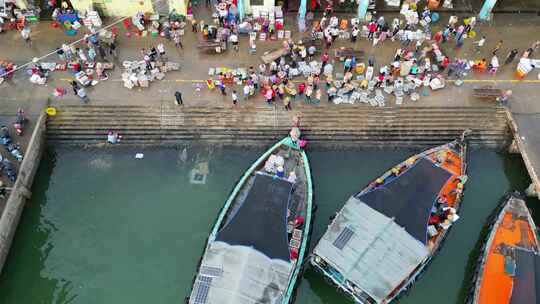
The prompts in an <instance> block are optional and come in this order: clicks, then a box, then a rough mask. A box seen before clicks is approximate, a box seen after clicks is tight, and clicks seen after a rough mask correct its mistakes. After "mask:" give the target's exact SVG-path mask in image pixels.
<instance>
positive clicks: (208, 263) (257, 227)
mask: <svg viewBox="0 0 540 304" xmlns="http://www.w3.org/2000/svg"><path fill="white" fill-rule="evenodd" d="M299 143H300V141H298V140H297V141H294V140H293V139H292V138H291V137H287V138H284V139H283V140H281V141H279V142H278V143H276V144H275V145H274V146H272V147H271V148H270V149H269V150H268V151H266V152H265V153H264V154H263V155H262V156H261V157H260V158H259V159H257V161H255V163H253V165H251V167H250V168H249V169H248V170H247V171H246V172H245V173H244V175H243V176H242V178H241V179H240V181H239V182H238V183H237V184H236V186H235V187H234V189H233V191H232V192H231V194H230V196H229V198H228V199H227V201H226V202H225V205H224V207H223V209H222V210H221V212H220V213H219V215H218V218H217V220H216V222H215V224H214V227H213V228H212V231H211V233H210V236H209V238H208V240H207V243H206V246H205V250H204V253H203V256H202V258H201V261H200V263H199V265H198V269H197V275H196V277H195V279H194V282H193V288H192V290H191V294H190V296H189V298H188V299H187V301H186V302H187V303H189V304H205V303H220V304H244V303H245V304H248V303H249V304H252V303H280V304H281V303H283V304H286V303H290V302H292V299H293V297H294V293H295V286H296V283H297V281H298V280H299V277H300V275H301V273H302V266H303V264H305V263H303V260H304V255H305V254H306V251H307V250H308V238H309V235H310V229H311V219H312V214H311V212H312V184H311V172H310V168H309V163H308V158H307V155H306V153H305V152H304V150H303V149H302V148H301V147H300V144H299Z"/></svg>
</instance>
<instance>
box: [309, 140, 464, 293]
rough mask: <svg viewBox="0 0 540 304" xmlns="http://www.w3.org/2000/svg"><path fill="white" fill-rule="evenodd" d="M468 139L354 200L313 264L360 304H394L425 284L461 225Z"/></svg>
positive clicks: (400, 168)
mask: <svg viewBox="0 0 540 304" xmlns="http://www.w3.org/2000/svg"><path fill="white" fill-rule="evenodd" d="M466 151H467V145H466V142H465V140H464V136H462V137H461V138H460V139H458V140H455V141H453V142H450V143H448V144H445V145H442V146H438V147H435V148H432V149H430V150H427V151H425V152H422V153H420V154H417V155H414V156H412V157H410V158H408V159H407V160H405V161H404V162H402V163H400V164H398V165H397V166H395V167H393V168H392V169H390V170H388V171H387V172H385V173H384V174H383V175H382V176H381V177H379V178H377V179H375V180H374V181H373V182H372V183H370V184H369V185H368V186H367V187H366V188H365V189H363V190H362V191H360V192H359V193H357V194H355V195H353V196H352V197H351V198H350V199H349V200H348V201H347V202H346V203H345V205H344V207H343V208H342V209H341V210H340V211H339V212H338V213H337V214H336V216H335V217H334V219H333V220H332V222H331V223H330V225H329V226H328V229H327V231H326V232H325V234H324V235H323V237H322V238H321V240H319V242H318V244H317V245H316V247H315V249H314V251H313V254H312V256H311V258H310V262H311V264H312V265H313V266H314V268H315V269H316V270H317V271H319V272H321V273H322V274H323V275H324V276H325V278H327V279H328V280H329V281H330V282H331V283H332V284H334V285H336V286H337V287H338V288H340V289H341V290H342V291H344V292H345V293H346V294H347V295H349V296H350V297H352V298H353V299H354V300H355V302H357V303H366V304H367V303H369V304H375V303H377V304H379V303H389V302H391V301H392V300H394V299H396V298H397V297H398V296H399V295H400V294H402V292H404V291H406V290H407V289H408V288H410V287H411V285H412V284H413V283H414V282H415V281H416V280H417V279H418V278H419V275H420V274H422V272H423V270H424V269H425V268H426V266H427V265H428V264H429V262H430V261H431V259H432V258H433V256H434V255H435V254H436V253H437V251H438V249H440V248H441V245H442V243H443V241H444V239H445V238H446V236H447V235H448V232H449V230H450V229H451V227H452V224H453V223H454V222H455V221H456V220H458V218H459V216H458V214H457V212H458V211H459V207H460V201H461V197H462V193H463V190H464V184H465V182H466V180H467V176H466V175H465V172H466V160H465V155H466V154H467V152H466Z"/></svg>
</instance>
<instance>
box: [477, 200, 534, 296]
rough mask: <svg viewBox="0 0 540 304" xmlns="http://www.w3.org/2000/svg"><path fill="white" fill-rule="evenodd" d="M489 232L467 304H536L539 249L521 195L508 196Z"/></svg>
mask: <svg viewBox="0 0 540 304" xmlns="http://www.w3.org/2000/svg"><path fill="white" fill-rule="evenodd" d="M488 229H489V232H488V234H487V238H486V241H485V243H484V246H483V248H482V252H481V253H480V258H479V259H478V262H477V265H476V266H477V267H476V271H475V274H474V278H473V283H472V284H473V285H472V288H471V291H470V293H469V297H468V298H467V301H466V303H467V304H487V303H499V304H518V303H539V302H540V279H539V277H540V255H539V253H540V246H539V244H538V235H537V232H536V226H535V224H534V222H533V220H532V217H531V214H530V213H529V209H527V206H526V205H525V202H524V201H523V199H522V198H521V195H519V194H518V193H512V194H509V195H507V197H506V199H505V201H504V204H503V206H502V208H500V211H499V213H498V214H497V216H496V217H495V219H494V221H492V222H491V223H490V226H489V228H488Z"/></svg>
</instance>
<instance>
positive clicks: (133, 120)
mask: <svg viewBox="0 0 540 304" xmlns="http://www.w3.org/2000/svg"><path fill="white" fill-rule="evenodd" d="M57 108H58V114H57V116H54V117H50V118H49V121H48V124H47V127H48V130H47V135H48V140H49V141H51V142H62V143H69V144H98V143H103V142H104V141H105V138H106V133H107V132H108V131H109V130H114V131H117V132H119V133H120V134H122V135H123V136H124V139H123V143H125V144H133V145H138V144H141V145H152V144H167V145H169V144H173V145H174V144H175V143H181V142H183V141H202V142H209V143H219V144H238V143H241V144H246V145H250V144H262V143H263V142H274V141H275V140H277V139H278V138H280V137H282V136H286V135H287V133H288V131H289V129H290V126H291V122H292V116H293V115H294V114H295V112H293V111H291V112H287V111H284V110H282V109H273V108H256V107H243V108H235V109H232V108H218V107H215V108H203V107H174V106H173V107H171V106H161V107H159V106H155V107H151V106H133V107H132V106H107V105H101V106H88V105H77V106H59V107H57ZM301 111H302V118H301V125H302V130H303V134H304V135H306V136H307V138H308V139H309V140H310V142H312V143H316V144H320V145H343V146H347V145H355V146H358V145H360V146H430V145H436V144H441V143H444V142H448V141H450V140H453V139H455V138H456V137H458V136H459V135H461V133H462V132H463V130H465V129H471V130H472V131H473V132H472V134H471V135H470V136H469V139H470V142H471V143H472V144H475V145H484V146H500V145H503V144H504V143H505V142H506V140H507V139H508V138H509V132H508V127H507V121H506V119H507V117H506V112H505V110H504V109H503V108H499V107H470V108H456V107H433V108H427V107H408V106H407V107H399V108H391V107H385V108H371V107H365V106H340V107H333V106H332V107H313V108H302V110H301Z"/></svg>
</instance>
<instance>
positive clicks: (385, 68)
mask: <svg viewBox="0 0 540 304" xmlns="http://www.w3.org/2000/svg"><path fill="white" fill-rule="evenodd" d="M331 14H332V11H331V10H326V11H325V13H324V14H323V16H322V17H321V18H320V19H317V20H315V21H314V22H313V27H312V30H311V35H310V39H305V40H304V41H302V40H300V41H297V42H294V41H293V40H291V39H289V40H287V41H286V42H284V45H283V48H284V49H285V52H284V53H283V54H282V55H281V56H279V57H278V58H276V59H275V60H273V61H272V62H270V63H268V64H261V65H260V66H259V67H258V69H255V68H254V67H253V66H251V67H249V71H248V74H247V77H244V79H243V80H244V83H243V85H242V86H243V88H242V90H241V91H242V93H243V94H242V95H243V97H244V100H247V99H249V98H251V97H252V96H254V95H256V93H260V94H261V95H262V97H263V98H264V99H265V100H266V102H267V103H268V104H269V105H271V104H273V103H275V102H276V100H278V99H279V100H280V101H282V102H283V106H284V108H285V109H287V110H290V109H291V108H292V105H291V104H292V103H291V102H292V101H294V100H296V99H297V98H298V97H299V96H302V97H303V99H304V100H305V102H306V103H314V104H316V103H319V102H320V101H321V99H322V97H324V96H326V97H327V99H328V101H330V102H332V101H335V102H336V103H340V102H350V103H353V102H355V101H359V100H363V102H366V101H367V100H369V99H370V96H371V97H373V95H374V94H377V93H376V90H377V89H378V88H381V89H384V91H385V92H386V93H388V94H391V93H392V94H394V95H396V97H397V98H400V99H402V96H411V97H412V99H413V100H415V99H418V96H419V95H420V94H421V95H424V96H425V95H428V94H429V92H428V91H427V90H428V89H429V88H431V89H432V90H436V89H440V88H442V87H444V86H445V79H448V78H453V79H457V81H456V84H458V85H459V84H460V83H461V80H460V79H461V78H462V77H464V76H465V75H467V74H469V72H470V71H474V72H475V73H482V72H489V73H491V74H492V75H495V74H496V73H497V71H498V70H499V68H500V66H501V64H502V65H508V64H511V63H512V62H514V61H515V59H516V57H517V55H518V53H519V50H518V49H516V48H512V49H511V50H510V51H509V52H508V54H507V55H506V56H505V57H504V60H502V63H500V61H499V59H498V56H499V55H500V52H501V50H502V49H503V46H504V42H503V40H500V39H499V40H497V41H496V43H495V41H493V42H494V47H493V49H492V50H491V58H490V60H487V59H485V58H482V57H480V58H481V59H477V58H466V57H464V56H457V57H454V58H452V57H450V56H449V55H447V54H445V53H446V52H445V51H444V50H445V49H446V50H448V51H449V50H450V48H454V49H458V50H459V49H460V48H462V47H463V45H464V42H465V40H466V39H469V40H472V41H473V42H472V45H474V46H475V50H476V54H475V56H477V55H479V54H482V53H483V54H485V53H486V52H483V51H484V48H485V45H487V44H491V43H488V42H487V38H486V37H485V36H481V37H479V38H480V39H479V40H476V41H474V38H475V37H476V36H477V20H476V17H474V16H471V17H468V18H463V19H461V20H460V19H459V18H458V17H456V16H451V17H450V18H449V20H448V23H447V24H446V25H444V26H442V28H441V29H440V30H435V22H436V21H439V20H438V19H439V15H438V14H437V13H434V12H431V11H430V10H429V9H428V8H427V7H426V8H425V9H424V10H423V11H416V10H412V9H409V11H407V12H405V13H404V16H405V18H393V19H392V20H386V19H385V17H384V16H378V17H375V16H373V17H372V19H371V20H370V21H368V22H367V23H361V22H359V20H357V19H352V20H351V22H350V23H349V21H348V20H341V21H340V20H339V19H338V18H337V17H336V16H332V15H331ZM223 20H227V18H220V23H222V24H224V25H227V21H223ZM231 29H232V30H233V32H234V29H235V28H234V23H231ZM478 36H479V35H478ZM337 39H348V40H350V46H351V49H357V45H358V43H359V41H362V43H365V42H368V43H370V44H372V45H373V49H372V50H375V49H376V48H378V46H380V45H382V44H384V43H387V42H386V41H397V42H399V46H398V47H396V48H395V51H394V53H393V56H391V57H390V61H389V62H377V63H376V57H375V56H373V53H374V51H373V53H372V55H370V56H368V58H367V62H363V61H362V59H363V58H359V57H357V56H356V55H355V54H352V55H344V56H334V53H333V52H332V51H335V50H336V49H338V48H333V45H334V43H335V42H336V40H337ZM539 47H540V41H537V42H534V43H533V44H532V46H531V47H530V48H528V49H527V50H526V51H525V52H524V55H523V56H530V55H531V54H532V53H533V52H534V51H536V50H537V49H538V48H539ZM452 52H453V51H452ZM353 53H354V52H353ZM458 54H459V53H458ZM378 57H379V58H380V56H378ZM334 58H335V59H334ZM376 65H377V66H378V67H377V68H375V66H376ZM297 76H303V77H300V78H301V79H299V80H294V81H293V78H295V77H297ZM225 78H226V75H223V74H219V75H218V76H217V79H215V85H216V86H217V87H218V88H219V91H220V92H221V94H223V95H226V94H227V89H226V87H227V84H226V83H225ZM231 86H233V85H231ZM230 94H231V98H232V100H233V103H234V104H236V101H237V98H236V97H237V93H236V90H235V89H234V88H231V93H230ZM379 95H380V94H379ZM366 96H367V97H366ZM370 103H371V102H370ZM378 105H383V104H381V103H378Z"/></svg>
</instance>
